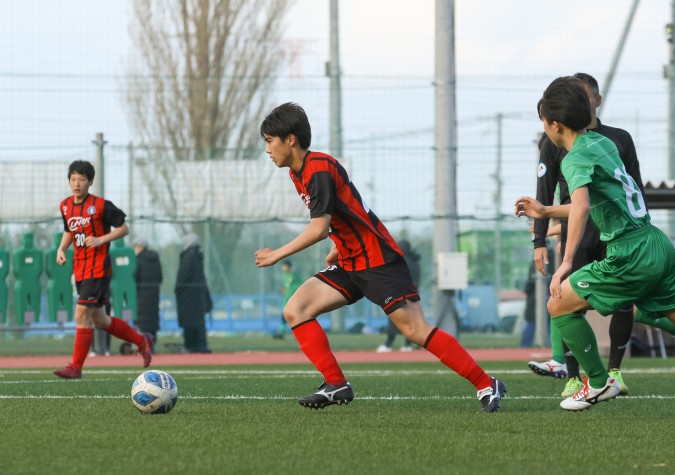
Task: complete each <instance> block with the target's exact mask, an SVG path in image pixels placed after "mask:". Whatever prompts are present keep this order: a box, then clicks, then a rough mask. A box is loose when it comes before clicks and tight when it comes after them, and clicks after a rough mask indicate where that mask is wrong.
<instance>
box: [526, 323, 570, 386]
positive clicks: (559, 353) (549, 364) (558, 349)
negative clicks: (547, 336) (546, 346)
mask: <svg viewBox="0 0 675 475" xmlns="http://www.w3.org/2000/svg"><path fill="white" fill-rule="evenodd" d="M563 345H564V344H563V341H562V337H561V336H560V332H559V331H558V329H557V328H556V327H555V325H551V359H550V360H548V361H542V362H539V361H530V362H529V363H527V366H528V367H529V368H530V369H531V370H532V371H533V372H535V373H536V374H538V375H541V376H552V377H554V378H565V377H567V371H568V370H567V363H566V359H565V348H564V346H563Z"/></svg>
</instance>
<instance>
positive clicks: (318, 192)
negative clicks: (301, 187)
mask: <svg viewBox="0 0 675 475" xmlns="http://www.w3.org/2000/svg"><path fill="white" fill-rule="evenodd" d="M307 191H308V192H309V203H310V204H309V215H310V216H311V217H312V218H318V217H321V216H323V215H324V214H330V215H332V214H333V211H334V208H335V195H336V187H335V182H334V181H333V178H332V177H331V175H330V173H328V172H326V171H321V172H316V173H314V174H312V177H311V178H310V180H309V183H308V184H307Z"/></svg>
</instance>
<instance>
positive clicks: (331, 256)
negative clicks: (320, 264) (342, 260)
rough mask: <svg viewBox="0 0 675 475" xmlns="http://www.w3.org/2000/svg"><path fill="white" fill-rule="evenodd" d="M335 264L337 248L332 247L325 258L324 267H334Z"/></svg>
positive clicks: (336, 261)
mask: <svg viewBox="0 0 675 475" xmlns="http://www.w3.org/2000/svg"><path fill="white" fill-rule="evenodd" d="M337 263H338V251H337V248H335V247H334V248H333V249H331V251H330V252H329V253H328V255H327V256H326V267H330V266H334V265H335V264H337Z"/></svg>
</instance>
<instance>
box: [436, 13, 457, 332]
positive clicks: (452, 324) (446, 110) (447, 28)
mask: <svg viewBox="0 0 675 475" xmlns="http://www.w3.org/2000/svg"><path fill="white" fill-rule="evenodd" d="M434 104H435V117H434V124H435V125H434V142H435V158H434V166H435V183H434V214H435V215H436V218H435V220H434V242H433V256H434V263H435V265H436V266H437V267H438V266H439V265H440V263H439V254H440V253H442V252H455V250H456V249H457V229H458V223H457V188H456V182H457V176H456V175H457V130H456V104H455V2H454V0H436V47H435V78H434ZM434 314H435V317H436V325H437V326H438V327H440V328H442V329H443V330H445V331H447V332H448V333H450V334H452V335H455V336H456V335H458V334H459V317H458V314H457V309H456V307H455V292H454V290H445V289H440V288H439V286H438V284H437V285H436V286H435V287H434Z"/></svg>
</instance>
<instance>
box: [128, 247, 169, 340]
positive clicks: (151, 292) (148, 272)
mask: <svg viewBox="0 0 675 475" xmlns="http://www.w3.org/2000/svg"><path fill="white" fill-rule="evenodd" d="M134 252H135V253H136V271H135V272H134V280H135V281H136V295H137V301H138V304H137V312H136V326H137V327H138V328H139V329H140V330H141V331H142V332H144V333H150V334H151V335H152V336H153V337H154V340H155V343H156V342H157V332H158V331H159V286H160V285H161V283H162V264H161V262H160V260H159V254H158V253H157V251H153V250H152V249H150V247H149V244H148V241H146V240H145V239H138V240H137V241H136V242H135V243H134ZM153 351H154V348H153Z"/></svg>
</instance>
